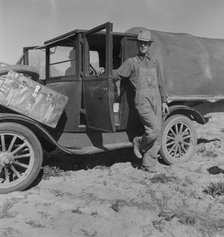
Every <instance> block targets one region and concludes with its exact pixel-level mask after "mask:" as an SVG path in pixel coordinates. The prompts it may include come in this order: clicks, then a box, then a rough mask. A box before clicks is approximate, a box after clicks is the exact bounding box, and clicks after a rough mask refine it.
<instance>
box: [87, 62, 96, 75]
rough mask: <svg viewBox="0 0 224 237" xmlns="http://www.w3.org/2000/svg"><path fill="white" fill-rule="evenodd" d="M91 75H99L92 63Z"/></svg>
mask: <svg viewBox="0 0 224 237" xmlns="http://www.w3.org/2000/svg"><path fill="white" fill-rule="evenodd" d="M89 69H90V75H94V76H95V75H98V73H97V70H96V68H95V67H94V66H93V65H92V64H91V63H90V64H89Z"/></svg>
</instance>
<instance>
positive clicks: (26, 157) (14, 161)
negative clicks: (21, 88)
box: [0, 122, 43, 193]
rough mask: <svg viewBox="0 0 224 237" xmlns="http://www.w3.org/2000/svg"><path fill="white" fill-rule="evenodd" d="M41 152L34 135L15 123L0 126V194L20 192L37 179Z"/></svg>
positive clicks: (41, 160)
mask: <svg viewBox="0 0 224 237" xmlns="http://www.w3.org/2000/svg"><path fill="white" fill-rule="evenodd" d="M42 163H43V150H42V147H41V144H40V142H39V140H38V139H37V137H36V136H35V134H34V133H33V132H32V131H31V130H30V129H28V128H26V127H25V126H23V125H21V124H16V123H11V122H9V123H1V124H0V193H9V192H12V191H22V190H25V189H26V188H27V187H29V186H30V185H31V184H32V183H33V182H34V180H35V179H36V178H37V176H38V174H39V172H40V170H41V166H42Z"/></svg>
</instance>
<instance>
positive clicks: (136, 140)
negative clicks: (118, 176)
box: [133, 137, 142, 159]
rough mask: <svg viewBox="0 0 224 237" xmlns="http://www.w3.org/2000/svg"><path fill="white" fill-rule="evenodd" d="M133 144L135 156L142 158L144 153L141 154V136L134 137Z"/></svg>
mask: <svg viewBox="0 0 224 237" xmlns="http://www.w3.org/2000/svg"><path fill="white" fill-rule="evenodd" d="M133 145H134V153H135V156H136V157H137V158H138V159H142V154H141V151H140V147H139V138H138V137H135V138H134V139H133Z"/></svg>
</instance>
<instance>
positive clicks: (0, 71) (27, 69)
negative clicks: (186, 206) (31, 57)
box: [0, 65, 39, 81]
mask: <svg viewBox="0 0 224 237" xmlns="http://www.w3.org/2000/svg"><path fill="white" fill-rule="evenodd" d="M11 70H12V71H15V72H18V73H23V74H24V75H25V76H30V77H31V78H32V79H33V80H34V81H36V80H38V78H39V73H38V72H37V70H36V69H35V68H33V67H31V66H27V65H7V66H3V67H0V75H4V74H7V73H8V72H9V71H11Z"/></svg>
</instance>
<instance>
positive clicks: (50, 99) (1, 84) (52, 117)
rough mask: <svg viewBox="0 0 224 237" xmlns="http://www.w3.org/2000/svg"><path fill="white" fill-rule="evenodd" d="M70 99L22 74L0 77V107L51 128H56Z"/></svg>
mask: <svg viewBox="0 0 224 237" xmlns="http://www.w3.org/2000/svg"><path fill="white" fill-rule="evenodd" d="M67 100H68V97H67V96H65V95H63V94H61V93H59V92H56V91H54V90H52V89H50V88H48V87H46V86H44V85H42V84H40V83H38V82H36V81H33V80H31V79H30V78H29V77H26V76H24V75H23V74H21V73H17V72H14V71H10V72H9V73H8V74H6V75H1V76H0V105H3V106H5V107H7V108H9V109H11V110H14V111H16V112H18V113H20V114H23V115H26V116H27V117H30V118H32V119H34V120H37V121H39V122H41V123H43V124H45V125H48V126H49V127H53V128H54V127H56V125H57V123H58V121H59V119H60V117H61V115H62V113H63V110H64V108H65V106H66V103H67Z"/></svg>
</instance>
